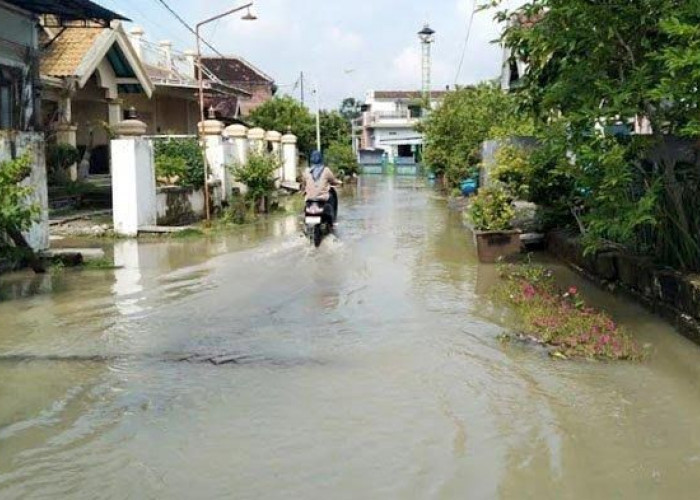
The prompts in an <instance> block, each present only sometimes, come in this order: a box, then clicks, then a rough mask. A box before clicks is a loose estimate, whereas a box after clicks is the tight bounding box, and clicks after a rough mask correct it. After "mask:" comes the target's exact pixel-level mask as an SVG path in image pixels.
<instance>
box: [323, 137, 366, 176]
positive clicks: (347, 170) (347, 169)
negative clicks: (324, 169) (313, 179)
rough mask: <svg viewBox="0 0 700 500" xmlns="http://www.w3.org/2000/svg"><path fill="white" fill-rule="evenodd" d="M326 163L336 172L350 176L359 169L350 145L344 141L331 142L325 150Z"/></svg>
mask: <svg viewBox="0 0 700 500" xmlns="http://www.w3.org/2000/svg"><path fill="white" fill-rule="evenodd" d="M325 156H326V165H328V167H330V168H331V169H332V170H333V171H334V172H335V173H336V174H338V175H345V176H352V175H355V174H357V172H358V171H359V169H360V166H359V164H358V163H357V157H356V156H355V153H354V152H353V150H352V146H351V145H350V144H347V143H346V142H333V143H331V144H330V145H329V146H328V149H327V150H326V152H325Z"/></svg>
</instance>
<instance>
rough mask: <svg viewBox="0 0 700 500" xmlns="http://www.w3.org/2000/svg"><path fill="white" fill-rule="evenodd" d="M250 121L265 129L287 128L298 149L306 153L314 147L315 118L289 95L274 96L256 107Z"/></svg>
mask: <svg viewBox="0 0 700 500" xmlns="http://www.w3.org/2000/svg"><path fill="white" fill-rule="evenodd" d="M249 120H250V123H251V124H252V125H254V126H256V127H261V128H264V129H265V130H277V131H278V132H281V133H285V132H287V130H291V132H292V133H293V134H294V135H296V136H297V140H298V145H299V151H302V152H304V153H308V152H309V151H311V150H312V149H313V148H314V147H315V140H316V139H315V137H316V132H315V127H316V125H315V120H314V117H313V116H312V115H311V113H310V112H309V110H308V108H306V107H305V106H304V105H302V104H301V103H300V102H299V101H297V100H295V99H294V98H293V97H290V96H282V97H275V98H273V99H270V100H269V101H267V102H266V103H264V104H263V105H262V106H260V107H258V108H256V109H255V110H254V111H253V112H252V113H251V114H250V117H249Z"/></svg>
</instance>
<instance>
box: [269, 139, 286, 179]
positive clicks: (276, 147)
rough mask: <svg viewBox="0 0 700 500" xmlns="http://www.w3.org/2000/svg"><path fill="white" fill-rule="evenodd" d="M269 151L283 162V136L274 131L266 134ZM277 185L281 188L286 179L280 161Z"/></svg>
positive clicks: (276, 172)
mask: <svg viewBox="0 0 700 500" xmlns="http://www.w3.org/2000/svg"><path fill="white" fill-rule="evenodd" d="M265 141H266V142H267V144H268V145H269V146H268V151H270V152H271V153H272V154H273V155H274V156H275V157H276V158H277V159H279V160H282V148H281V146H282V144H281V143H282V134H280V133H279V132H276V131H274V130H270V131H268V132H267V133H266V134H265ZM274 175H275V179H276V181H275V185H276V186H277V187H278V188H279V186H280V184H281V183H282V179H283V178H284V165H283V164H282V162H281V161H280V167H279V168H278V169H277V170H276V171H275V174H274Z"/></svg>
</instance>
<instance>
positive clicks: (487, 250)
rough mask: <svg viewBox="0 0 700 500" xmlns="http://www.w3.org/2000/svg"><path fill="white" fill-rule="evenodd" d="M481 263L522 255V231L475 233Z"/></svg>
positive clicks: (475, 242)
mask: <svg viewBox="0 0 700 500" xmlns="http://www.w3.org/2000/svg"><path fill="white" fill-rule="evenodd" d="M473 233H474V244H475V245H476V251H477V254H478V256H479V262H483V263H486V264H490V263H494V262H498V261H499V260H501V259H507V258H508V257H513V256H514V255H518V254H519V253H520V231H473Z"/></svg>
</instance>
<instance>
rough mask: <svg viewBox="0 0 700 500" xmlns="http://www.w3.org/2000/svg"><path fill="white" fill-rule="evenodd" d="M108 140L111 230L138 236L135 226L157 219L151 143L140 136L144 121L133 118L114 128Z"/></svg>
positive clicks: (154, 221) (152, 222)
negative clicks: (114, 134)
mask: <svg viewBox="0 0 700 500" xmlns="http://www.w3.org/2000/svg"><path fill="white" fill-rule="evenodd" d="M115 132H116V134H117V138H116V139H114V140H112V143H111V150H112V166H113V168H112V198H113V218H114V232H115V233H116V234H118V235H121V236H129V237H133V236H138V233H139V229H140V228H142V227H144V226H154V225H155V224H156V219H157V206H156V173H155V165H154V163H155V162H154V160H153V144H152V143H151V141H149V140H147V139H144V138H143V135H144V134H145V133H146V124H145V123H143V122H142V121H139V120H137V119H136V118H130V119H128V120H125V121H123V122H121V123H119V124H118V125H116V127H115Z"/></svg>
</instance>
